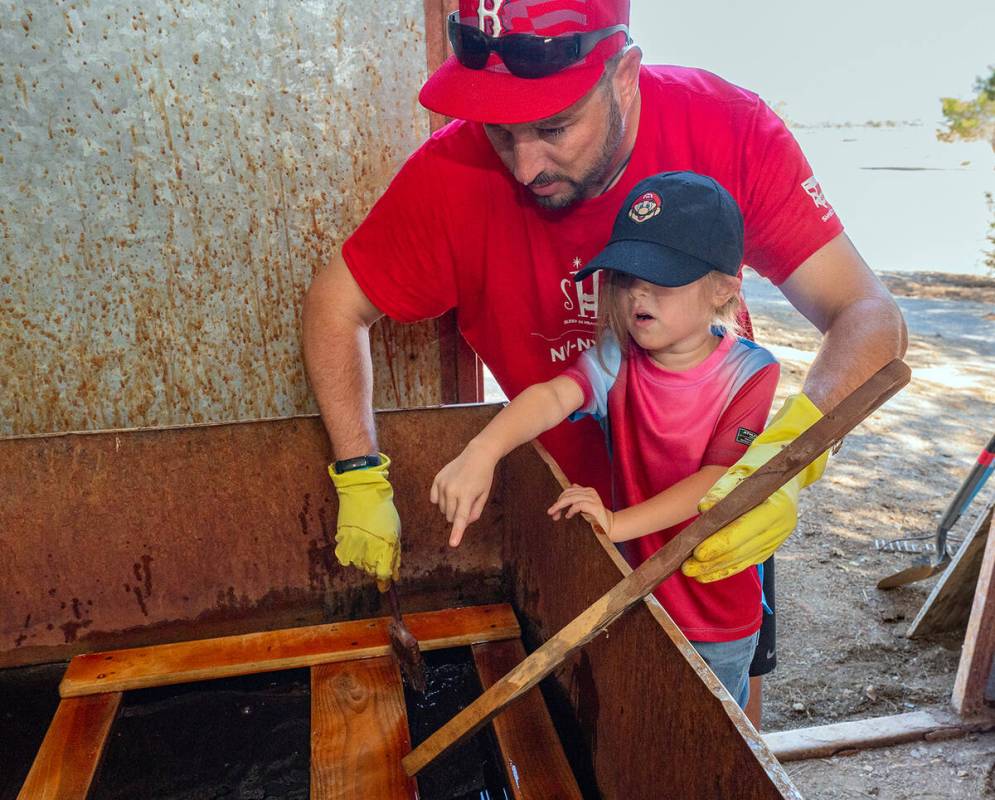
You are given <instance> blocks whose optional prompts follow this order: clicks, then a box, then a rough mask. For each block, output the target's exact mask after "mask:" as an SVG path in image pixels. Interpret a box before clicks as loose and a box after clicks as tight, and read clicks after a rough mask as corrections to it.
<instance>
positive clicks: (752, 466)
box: [681, 394, 829, 583]
mask: <svg viewBox="0 0 995 800" xmlns="http://www.w3.org/2000/svg"><path fill="white" fill-rule="evenodd" d="M821 418H822V412H821V411H819V409H818V408H816V406H815V404H814V403H813V402H812V401H811V400H809V399H808V398H807V397H806V396H805V395H804V394H796V395H792V396H791V397H789V398H788V399H787V400H785V401H784V405H783V406H782V407H781V410H780V411H778V412H777V415H776V416H775V417H774V419H772V420H771V423H770V425H768V426H767V429H766V430H765V431H764V432H763V433H761V434H760V435H759V436H758V437H757V438H756V439H754V440H753V443H752V444H751V445H750V447H749V449H747V451H746V452H745V453H744V454H743V457H742V458H740V459H739V461H737V462H736V463H735V464H733V465H732V466H731V467H730V468H729V470H728V471H727V472H726V474H725V475H723V476H722V477H721V478H719V479H718V481H717V482H716V483H715V485H714V486H713V487H712V488H711V489H709V490H708V494H706V495H705V496H704V497H703V498H702V500H701V502H700V503H698V510H699V511H701V512H705V511H707V510H708V509H710V508H711V507H712V506H714V505H715V504H716V503H718V502H719V500H721V499H722V498H723V497H725V496H726V495H727V494H729V492H731V491H732V490H733V489H735V488H736V487H737V486H738V485H739V484H740V483H741V482H742V481H743V479H745V478H746V477H747V476H748V475H752V474H753V473H754V472H755V471H756V470H757V469H758V468H759V467H761V466H762V465H764V464H766V463H767V462H768V461H769V460H770V459H771V458H773V456H774V455H776V454H777V453H779V452H780V451H781V450H782V449H783V448H784V447H786V446H787V445H788V444H789V443H790V442H792V441H794V440H795V439H796V438H797V437H798V436H799V435H800V434H801V433H802V432H804V431H805V430H806V429H808V428H809V427H811V426H812V425H813V424H814V423H816V422H818V421H819V420H820V419H821ZM828 458H829V452H828V451H826V452H825V453H823V454H822V455H820V456H819V457H818V458H817V459H815V461H813V462H812V463H811V464H809V465H808V466H807V467H806V468H805V469H803V470H802V471H801V472H799V473H798V474H797V475H796V476H795V477H794V478H792V479H791V480H790V481H788V482H787V483H786V484H785V485H784V486H782V487H781V488H780V489H778V490H777V491H776V492H774V494H773V495H771V496H770V497H769V498H768V499H767V500H766V501H764V502H763V503H761V504H760V505H759V506H757V507H756V508H754V509H753V510H752V511H748V512H747V513H745V514H743V516H741V517H740V518H739V519H737V520H735V521H733V522H730V523H729V524H728V525H726V526H725V527H724V528H722V529H721V530H719V531H716V532H715V533H713V534H712V535H711V536H709V537H708V538H707V539H705V541H703V542H702V543H701V544H699V545H698V546H697V547H696V548H695V549H694V555H693V556H692V557H691V558H689V559H688V560H687V561H685V562H684V563H683V564H682V565H681V572H683V573H684V574H685V575H687V576H688V577H689V578H695V579H696V580H698V581H700V582H701V583H711V582H712V581H718V580H722V579H723V578H728V577H729V576H730V575H735V574H736V573H737V572H742V571H743V570H744V569H746V568H747V567H751V566H753V565H754V564H761V563H763V562H764V561H766V560H767V559H768V558H769V557H770V556H771V554H772V553H773V552H774V551H775V550H776V549H777V548H778V547H780V546H781V544H782V543H783V542H784V540H785V539H787V538H788V536H789V535H790V534H791V532H792V531H793V530H794V529H795V523H796V522H797V521H798V493H799V492H800V491H801V490H802V489H803V488H805V487H806V486H808V485H809V484H812V483H815V482H816V481H817V480H819V478H821V477H822V473H823V471H824V470H825V468H826V461H827V460H828Z"/></svg>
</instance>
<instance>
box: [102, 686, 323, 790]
mask: <svg viewBox="0 0 995 800" xmlns="http://www.w3.org/2000/svg"><path fill="white" fill-rule="evenodd" d="M310 708H311V698H310V685H309V675H308V672H307V670H303V669H302V670H288V671H285V672H276V673H270V674H263V675H246V676H243V677H238V678H226V679H222V680H216V681H203V682H200V683H188V684H183V685H180V686H164V687H160V688H156V689H142V690H140V691H134V692H126V693H125V696H124V699H123V701H122V703H121V711H120V712H119V714H118V718H117V719H116V720H115V721H114V725H113V727H112V728H111V734H110V737H109V740H108V743H107V749H106V753H105V757H104V762H103V765H102V767H101V769H100V773H99V774H98V776H97V779H96V782H95V784H94V788H93V790H92V791H91V793H90V795H89V797H90V800H125V798H127V800H133V799H134V798H139V797H142V798H156V800H214V799H215V798H218V799H219V800H220V798H225V799H226V800H234V798H253V800H271V798H272V800H276V799H277V798H287V800H306V798H307V797H308V791H309V783H310V775H309V769H310V741H309V740H310V713H311V712H310Z"/></svg>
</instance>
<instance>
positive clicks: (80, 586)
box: [0, 406, 502, 667]
mask: <svg viewBox="0 0 995 800" xmlns="http://www.w3.org/2000/svg"><path fill="white" fill-rule="evenodd" d="M497 408H498V406H471V407H458V408H450V409H437V410H415V411H399V412H381V413H379V414H378V415H377V425H378V428H379V430H380V437H381V441H382V442H383V443H384V447H385V448H388V450H389V452H390V453H391V455H392V456H393V460H394V467H393V468H392V469H391V476H390V478H391V482H392V483H393V485H394V489H395V492H396V503H397V507H398V511H399V513H400V515H401V520H402V526H403V535H402V542H403V546H404V549H403V556H402V564H401V583H400V590H401V592H402V594H403V596H404V598H405V602H404V609H405V611H417V610H419V609H424V608H440V607H445V606H446V605H450V604H462V603H473V602H477V603H479V602H494V601H496V600H497V599H499V597H500V596H501V594H502V588H501V586H502V583H501V582H502V571H501V570H502V566H501V537H500V535H499V533H498V535H494V532H495V531H498V530H499V524H500V513H501V509H500V505H499V504H497V503H495V504H491V506H490V507H489V508H488V510H487V513H486V514H485V518H484V519H483V520H482V521H481V523H480V525H479V527H480V531H481V535H479V536H468V537H467V541H466V543H465V544H464V545H463V546H462V547H460V548H458V549H455V550H454V549H452V548H450V547H449V546H448V544H447V540H448V528H447V525H446V521H445V518H444V517H442V515H440V514H439V512H438V509H437V508H436V507H435V506H433V505H432V504H431V503H430V502H429V499H428V490H429V486H430V483H431V479H432V476H434V475H435V472H436V471H437V470H438V469H439V468H440V467H442V465H443V464H445V463H446V462H447V461H448V460H450V459H452V458H454V457H455V456H456V455H457V454H458V453H459V452H460V450H461V449H462V448H463V446H464V444H465V443H466V442H467V441H468V440H469V439H470V438H472V437H473V436H474V435H475V434H476V433H477V432H478V431H479V430H480V429H481V428H482V427H483V426H484V425H485V424H486V423H487V421H488V420H489V419H490V418H491V417H492V416H493V415H494V414H495V413H496V411H497ZM330 459H331V454H330V450H329V445H328V440H327V438H326V436H325V434H324V430H323V428H322V427H321V423H320V421H319V420H318V419H317V418H315V417H297V418H291V419H276V420H264V421H261V422H249V423H239V424H230V425H202V426H194V427H186V428H173V429H165V430H162V429H160V430H132V431H105V432H98V433H83V434H67V435H60V436H28V437H16V438H10V439H0V475H3V491H4V492H7V493H8V494H7V495H5V497H4V501H3V502H0V667H2V666H10V665H16V664H28V663H41V662H45V661H52V660H57V659H60V658H66V657H68V656H69V655H72V654H74V653H77V652H88V651H93V650H99V649H103V648H108V647H120V646H129V645H137V644H147V643H149V642H154V641H165V640H176V639H194V638H204V637H206V636H211V635H220V634H228V633H237V632H240V631H245V630H260V629H263V628H266V627H274V626H275V627H285V626H288V625H297V624H302V623H317V622H321V621H322V620H335V619H349V618H357V617H364V616H375V615H376V614H378V613H381V612H382V613H388V612H387V609H386V608H381V603H380V597H379V594H378V592H377V590H376V587H375V585H374V583H373V582H372V581H371V580H370V579H368V578H367V577H366V576H364V575H362V574H361V573H360V572H359V571H358V570H355V569H348V570H346V569H342V568H341V567H339V565H338V563H337V562H336V560H335V556H334V547H335V542H334V536H335V519H336V513H337V505H336V499H335V491H334V489H333V487H332V484H331V481H330V480H329V478H328V475H327V473H326V471H325V465H326V464H327V463H328V462H329V460H330ZM487 531H490V532H491V535H484V532H487Z"/></svg>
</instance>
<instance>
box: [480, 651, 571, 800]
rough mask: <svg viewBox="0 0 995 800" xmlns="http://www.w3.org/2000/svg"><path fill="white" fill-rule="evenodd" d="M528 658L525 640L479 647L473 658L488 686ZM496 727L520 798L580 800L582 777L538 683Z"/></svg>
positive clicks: (514, 793)
mask: <svg viewBox="0 0 995 800" xmlns="http://www.w3.org/2000/svg"><path fill="white" fill-rule="evenodd" d="M524 658H525V648H524V647H523V646H522V642H521V640H519V639H508V640H506V641H503V642H487V643H485V644H475V645H474V646H473V660H474V662H475V663H476V665H477V674H478V675H479V676H480V683H481V685H482V686H483V687H484V689H487V688H488V687H489V686H492V685H493V684H494V683H495V682H496V681H498V680H499V679H500V678H502V677H503V676H504V675H505V674H507V673H508V672H509V671H510V670H511V668H512V667H514V666H515V665H516V664H518V663H520V662H521V661H522V659H524ZM492 725H493V726H494V734H495V736H496V737H497V741H498V747H499V748H500V750H501V762H502V764H503V766H504V771H505V776H506V778H507V780H508V788H509V790H510V791H511V795H512V797H513V798H514V800H532V799H533V798H534V799H535V800H574V799H575V798H576V800H580V798H581V797H582V795H581V792H580V788H579V787H578V786H577V779H576V778H575V777H574V774H573V771H572V770H571V769H570V764H569V762H568V761H567V757H566V754H565V753H564V752H563V746H562V745H561V744H560V739H559V736H558V735H557V733H556V728H555V727H553V721H552V719H550V716H549V711H548V710H547V708H546V702H545V700H543V697H542V692H541V691H540V690H539V688H538V687H536V688H534V689H532V690H531V691H530V692H529V693H528V694H526V695H525V697H523V698H522V700H521V701H520V702H519V703H517V704H515V705H514V706H512V707H511V708H509V709H508V711H507V712H506V713H505V714H501V715H499V716H497V717H495V719H494V720H493V722H492Z"/></svg>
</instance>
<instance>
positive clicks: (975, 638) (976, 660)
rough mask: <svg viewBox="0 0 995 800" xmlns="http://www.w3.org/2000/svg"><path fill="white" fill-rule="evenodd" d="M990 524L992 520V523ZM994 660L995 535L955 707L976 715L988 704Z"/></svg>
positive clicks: (986, 559)
mask: <svg viewBox="0 0 995 800" xmlns="http://www.w3.org/2000/svg"><path fill="white" fill-rule="evenodd" d="M990 525H991V523H989V526H990ZM993 662H995V536H992V535H991V534H990V533H989V535H988V544H987V546H986V547H985V555H984V558H983V559H982V562H981V570H980V572H979V573H978V584H977V588H976V589H975V592H974V605H973V606H972V608H971V618H970V620H969V621H968V623H967V631H966V632H965V634H964V648H963V650H961V654H960V664H959V666H958V667H957V677H956V678H955V679H954V694H953V698H952V701H953V705H954V708H955V709H957V711H958V712H959V713H961V714H973V713H975V712H976V711H980V710H981V709H982V708H984V706H985V689H986V688H987V686H988V682H989V679H990V677H991V675H992V668H993V665H995V664H993Z"/></svg>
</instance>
